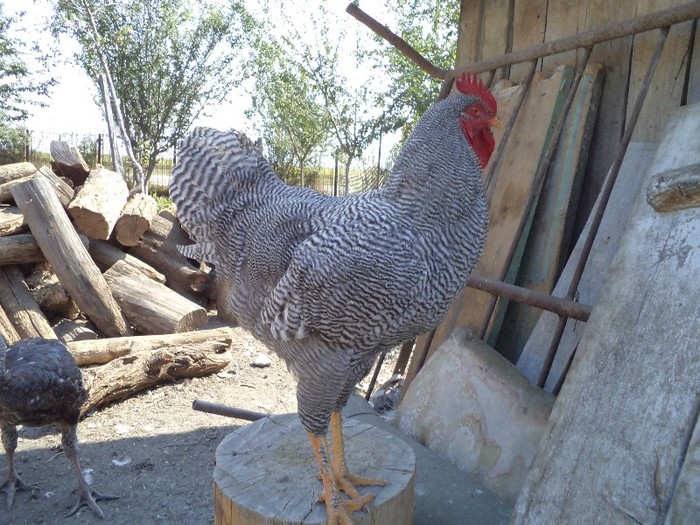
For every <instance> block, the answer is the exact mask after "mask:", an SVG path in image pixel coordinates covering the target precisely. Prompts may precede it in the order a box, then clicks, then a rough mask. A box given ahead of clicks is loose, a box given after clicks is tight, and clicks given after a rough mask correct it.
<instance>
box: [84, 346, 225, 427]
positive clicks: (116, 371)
mask: <svg viewBox="0 0 700 525" xmlns="http://www.w3.org/2000/svg"><path fill="white" fill-rule="evenodd" d="M228 349H229V345H228V343H226V342H222V341H203V342H199V343H194V344H189V345H185V346H180V345H178V346H164V347H162V348H157V349H155V350H153V351H150V352H140V353H138V354H133V355H130V356H129V357H128V358H123V359H116V360H114V361H111V362H110V363H108V364H106V365H102V366H96V367H92V368H89V369H86V370H83V379H84V381H85V385H86V387H87V388H88V389H89V392H90V394H89V397H88V399H87V401H86V402H85V404H84V405H83V406H82V408H81V410H80V412H81V415H82V416H85V415H86V414H87V413H88V412H90V411H91V410H94V409H96V408H98V407H101V406H104V405H106V404H108V403H111V402H112V401H116V400H118V399H124V398H126V397H129V396H131V395H133V394H135V393H136V392H139V391H141V390H144V389H146V388H148V387H150V386H153V385H156V384H159V383H165V382H168V381H173V380H175V379H181V378H186V377H201V376H205V375H209V374H213V373H214V372H218V371H219V370H222V369H224V368H226V367H227V366H228V365H229V363H230V361H231V358H230V354H229V352H228Z"/></svg>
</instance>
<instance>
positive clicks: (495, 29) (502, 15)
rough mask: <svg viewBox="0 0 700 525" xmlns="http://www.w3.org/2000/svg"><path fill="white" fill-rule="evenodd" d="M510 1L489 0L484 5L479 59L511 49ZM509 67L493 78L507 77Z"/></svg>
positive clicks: (494, 55) (511, 17) (501, 53)
mask: <svg viewBox="0 0 700 525" xmlns="http://www.w3.org/2000/svg"><path fill="white" fill-rule="evenodd" d="M511 9H512V2H511V1H510V0H491V1H489V2H486V4H485V5H484V13H483V21H482V27H483V38H482V47H481V53H480V55H481V56H480V58H479V60H483V59H486V58H492V57H497V56H500V55H504V54H506V53H509V52H510V51H511V49H510V46H511V42H510V40H511V33H512V19H513V13H512V12H511ZM509 75H510V68H507V71H505V72H500V73H499V74H498V75H497V76H496V77H495V79H500V78H508V76H509Z"/></svg>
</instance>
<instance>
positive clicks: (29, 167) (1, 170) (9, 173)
mask: <svg viewBox="0 0 700 525" xmlns="http://www.w3.org/2000/svg"><path fill="white" fill-rule="evenodd" d="M35 171H36V166H34V164H32V163H31V162H18V163H16V164H5V165H4V166H0V184H5V183H6V182H10V181H13V180H17V179H23V178H25V177H29V176H30V175H32V174H33V173H34V172H35Z"/></svg>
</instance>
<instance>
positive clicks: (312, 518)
mask: <svg viewBox="0 0 700 525" xmlns="http://www.w3.org/2000/svg"><path fill="white" fill-rule="evenodd" d="M343 434H344V438H345V439H344V441H345V446H346V458H347V462H348V470H349V471H350V472H352V473H353V474H357V475H360V476H367V477H376V478H382V479H386V480H388V481H389V483H388V484H387V485H386V486H384V487H361V488H360V493H361V494H367V493H372V494H375V498H374V500H372V502H371V503H370V505H369V509H367V511H366V512H356V513H353V515H352V520H353V523H354V524H355V525H364V524H370V523H381V524H383V525H399V524H410V523H411V521H412V515H413V486H414V482H415V465H416V458H415V455H414V453H413V450H412V449H411V447H410V446H409V445H408V444H406V443H405V442H404V441H403V440H401V439H396V438H395V437H394V436H392V435H391V434H389V433H388V432H387V431H385V430H383V429H380V428H378V427H375V426H372V425H369V424H368V423H364V422H361V421H357V420H354V419H345V420H344V421H343ZM251 458H255V460H254V461H250V459H251ZM317 471H318V468H317V464H316V460H315V459H314V455H313V452H312V449H311V445H310V444H309V440H308V439H307V437H306V432H305V431H304V428H303V427H302V425H301V422H300V420H299V417H298V416H297V414H285V415H281V416H272V417H270V418H264V419H260V420H258V421H256V422H254V423H251V424H250V425H246V426H244V427H241V428H238V429H236V430H235V431H234V432H232V433H231V434H229V435H228V436H227V437H225V438H224V439H223V440H222V442H221V443H220V444H219V446H218V447H217V449H216V466H215V467H214V523H215V524H216V525H232V524H235V523H246V524H248V525H262V524H265V525H272V524H273V523H285V524H288V525H292V524H301V523H304V524H306V525H312V524H321V523H326V522H327V516H326V508H325V505H324V504H323V503H319V502H318V501H317V497H318V493H319V492H320V491H321V488H322V487H321V483H320V481H319V480H318V479H317V477H316V473H317Z"/></svg>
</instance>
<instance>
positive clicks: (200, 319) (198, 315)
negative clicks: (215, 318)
mask: <svg viewBox="0 0 700 525" xmlns="http://www.w3.org/2000/svg"><path fill="white" fill-rule="evenodd" d="M207 320H208V317H207V311H206V310H205V309H204V308H197V309H196V310H192V311H191V312H189V313H187V314H185V315H184V316H183V317H182V319H180V322H179V323H177V333H182V332H191V331H192V330H196V329H197V328H200V327H202V326H204V325H205V324H207Z"/></svg>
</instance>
